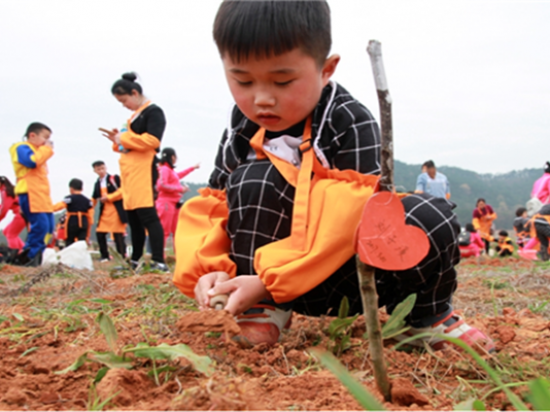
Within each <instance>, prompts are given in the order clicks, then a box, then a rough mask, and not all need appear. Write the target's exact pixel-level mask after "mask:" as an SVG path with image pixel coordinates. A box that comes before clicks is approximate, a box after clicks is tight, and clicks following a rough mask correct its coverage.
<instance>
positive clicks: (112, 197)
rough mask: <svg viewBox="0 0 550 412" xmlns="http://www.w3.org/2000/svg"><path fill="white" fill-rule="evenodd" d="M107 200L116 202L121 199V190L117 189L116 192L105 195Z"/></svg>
mask: <svg viewBox="0 0 550 412" xmlns="http://www.w3.org/2000/svg"><path fill="white" fill-rule="evenodd" d="M107 199H109V202H111V203H112V202H116V201H117V200H121V199H122V189H121V188H120V187H119V188H118V189H117V190H115V191H114V192H113V193H109V194H108V195H107Z"/></svg>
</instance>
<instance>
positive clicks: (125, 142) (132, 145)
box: [120, 130, 160, 152]
mask: <svg viewBox="0 0 550 412" xmlns="http://www.w3.org/2000/svg"><path fill="white" fill-rule="evenodd" d="M120 144H121V145H122V146H123V147H124V148H125V149H128V150H135V151H138V152H147V151H149V150H154V149H157V148H158V147H159V146H160V140H159V139H157V138H156V137H155V136H153V135H152V134H149V133H142V134H136V133H134V132H132V131H130V130H128V131H126V132H124V133H122V134H121V135H120Z"/></svg>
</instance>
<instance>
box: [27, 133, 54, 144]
mask: <svg viewBox="0 0 550 412" xmlns="http://www.w3.org/2000/svg"><path fill="white" fill-rule="evenodd" d="M51 135H52V132H50V131H49V130H48V129H42V130H40V131H39V132H38V133H35V132H31V133H29V137H28V138H27V141H28V142H29V143H31V144H32V145H34V146H36V147H40V146H44V143H46V141H47V140H49V138H50V136H51Z"/></svg>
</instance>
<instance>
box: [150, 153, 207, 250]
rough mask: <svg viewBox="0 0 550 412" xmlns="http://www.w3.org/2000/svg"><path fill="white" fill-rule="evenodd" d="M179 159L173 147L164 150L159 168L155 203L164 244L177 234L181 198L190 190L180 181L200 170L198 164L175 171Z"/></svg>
mask: <svg viewBox="0 0 550 412" xmlns="http://www.w3.org/2000/svg"><path fill="white" fill-rule="evenodd" d="M177 160H178V157H177V155H176V151H175V150H174V149H172V148H171V147H165V148H164V149H162V153H161V158H160V166H159V179H158V181H157V191H158V194H159V195H158V198H157V201H156V202H155V206H156V208H157V213H158V215H159V218H160V222H161V224H162V229H163V230H164V243H165V244H166V240H167V239H168V236H170V234H171V235H172V236H174V235H175V233H176V225H177V222H178V209H177V207H176V205H177V204H178V202H179V200H180V199H181V196H182V195H183V194H184V193H185V192H187V191H188V190H189V189H188V188H187V187H184V186H182V185H181V184H180V180H181V179H183V178H184V177H185V176H187V175H188V174H189V173H191V172H192V171H193V170H195V169H198V168H199V167H200V165H199V164H198V163H197V164H196V165H195V166H191V167H188V168H187V169H184V170H182V171H181V172H176V171H174V166H175V165H176V162H177Z"/></svg>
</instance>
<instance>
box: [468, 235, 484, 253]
mask: <svg viewBox="0 0 550 412" xmlns="http://www.w3.org/2000/svg"><path fill="white" fill-rule="evenodd" d="M470 245H476V246H479V248H480V249H484V248H485V243H483V240H482V239H481V236H479V233H477V232H475V233H471V232H470Z"/></svg>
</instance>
